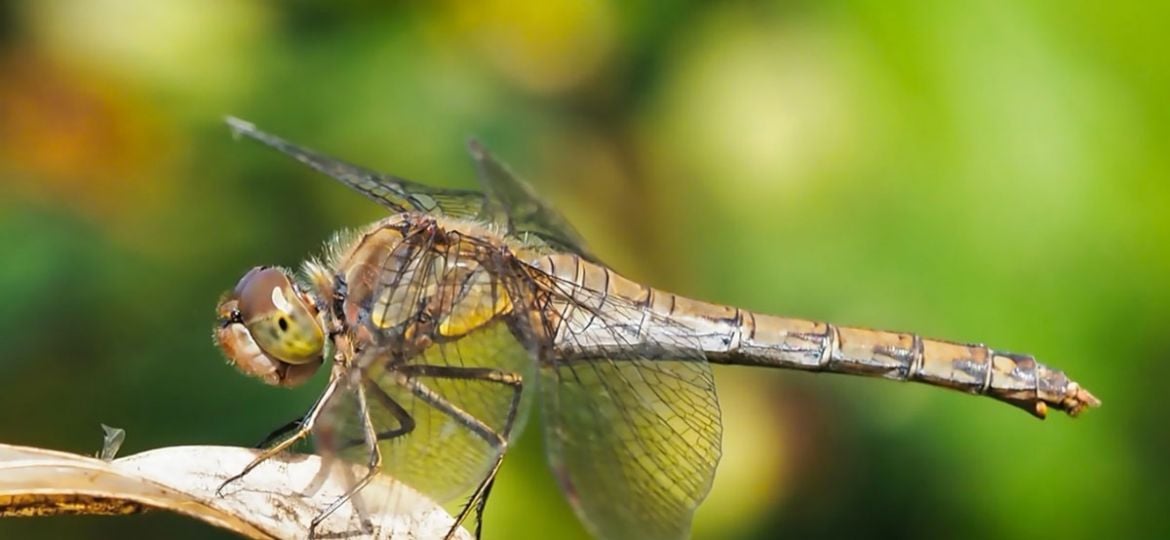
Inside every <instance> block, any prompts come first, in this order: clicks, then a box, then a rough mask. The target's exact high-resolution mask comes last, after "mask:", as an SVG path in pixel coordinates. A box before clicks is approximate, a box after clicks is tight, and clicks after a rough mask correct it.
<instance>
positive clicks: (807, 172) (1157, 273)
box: [0, 0, 1170, 539]
mask: <svg viewBox="0 0 1170 540" xmlns="http://www.w3.org/2000/svg"><path fill="white" fill-rule="evenodd" d="M1156 11H1157V12H1156ZM1167 11H1168V8H1167V4H1156V3H1145V2H1136V1H1127V0H1126V1H1122V0H1119V1H1114V2H1108V3H1105V4H1101V3H1097V2H1078V1H1074V2H1061V3H1049V2H1010V1H1006V0H986V1H972V2H948V3H939V2H927V3H919V2H911V1H900V0H893V1H883V2H873V1H864V0H857V1H841V2H799V1H797V2H792V1H789V2H722V3H706V2H686V1H682V2H636V3H633V2H631V3H625V2H601V1H590V0H568V1H564V2H548V3H543V2H531V3H518V2H506V1H499V0H491V1H441V2H387V3H382V2H372V1H360V0H347V1H339V2H332V3H314V2H307V1H301V2H275V1H259V0H219V1H208V0H170V1H167V2H157V1H154V0H39V1H25V2H20V1H18V2H5V3H3V4H0V294H2V298H0V440H3V441H4V442H6V443H18V444H27V445H37V446H44V447H49V448H56V449H65V450H72V451H77V452H82V453H90V452H93V451H94V450H96V449H97V447H98V446H100V441H101V430H100V428H99V423H106V424H111V425H116V426H120V427H123V428H125V429H126V430H127V431H128V438H127V441H126V444H125V446H124V448H123V454H125V453H132V452H136V451H141V450H145V449H149V448H155V447H160V446H166V445H178V444H233V445H250V444H253V443H255V442H256V441H257V440H258V439H259V438H260V437H262V436H263V435H264V434H266V433H268V431H269V430H271V429H272V428H274V427H275V426H277V425H280V424H281V423H283V422H284V421H287V420H289V419H291V418H293V417H295V416H296V415H297V414H299V413H300V412H302V411H303V410H304V409H305V408H306V407H307V406H308V405H309V404H310V403H311V402H312V400H313V399H314V397H315V392H317V391H318V390H319V389H320V386H321V384H320V383H321V381H320V380H318V382H317V383H315V384H311V385H309V387H307V388H303V389H298V390H296V391H287V390H279V389H272V388H268V387H265V386H263V385H262V384H260V383H258V382H254V381H251V380H247V379H245V378H243V377H241V376H239V375H237V374H236V373H235V372H234V370H232V369H231V368H229V367H228V366H226V365H225V363H224V361H223V360H222V359H221V358H220V356H219V354H218V352H217V351H216V349H215V348H214V347H213V345H212V342H211V339H210V333H211V326H212V319H213V308H214V305H215V301H216V299H217V297H218V296H219V294H220V293H221V292H222V291H224V290H225V289H227V288H230V287H231V286H232V285H233V284H234V283H235V281H236V280H237V278H238V277H239V276H240V275H241V273H242V272H243V271H244V270H246V269H247V268H249V267H251V266H252V265H255V264H261V263H275V264H283V265H288V266H294V265H296V264H298V261H300V260H302V259H303V258H305V257H306V256H308V255H309V254H312V253H314V252H315V250H317V249H318V248H319V247H320V245H321V244H322V242H323V241H324V240H326V239H327V238H328V236H329V235H330V233H331V232H332V231H334V230H335V229H338V228H341V227H352V226H358V225H361V224H363V223H365V222H368V221H372V220H374V219H377V218H378V217H380V216H381V215H383V214H382V210H381V209H380V208H379V207H377V206H376V205H374V204H372V203H370V202H367V201H366V200H364V199H362V198H361V197H359V196H358V195H355V194H354V193H351V192H349V191H347V190H346V189H345V188H343V187H341V186H339V185H337V184H335V183H333V182H331V181H329V180H327V179H325V178H324V177H321V176H318V175H315V174H313V173H311V172H309V171H307V170H306V169H304V168H303V167H300V166H298V165H297V164H295V163H293V162H291V161H288V160H286V159H283V158H282V157H280V156H278V155H276V154H275V153H273V152H270V151H268V150H266V149H263V148H261V147H259V146H257V145H254V144H250V143H242V142H235V141H233V140H232V137H230V136H229V133H228V130H227V129H226V128H225V127H224V126H223V124H222V122H221V119H222V117H223V116H224V115H225V114H233V115H237V116H240V117H243V118H245V119H248V120H251V121H253V122H256V123H257V124H258V125H259V126H261V127H262V128H265V129H268V130H270V131H273V132H276V133H279V134H281V135H284V136H286V137H289V138H291V139H293V140H296V141H300V142H302V143H305V144H307V145H309V146H311V147H315V148H318V149H321V150H323V151H326V152H329V153H332V154H334V155H338V156H341V157H344V158H346V159H349V160H351V161H355V162H358V163H361V164H364V165H367V166H370V167H373V168H377V169H381V170H386V171H392V172H394V173H396V174H399V175H402V176H406V177H408V178H414V179H418V180H422V181H426V182H428V183H432V184H435V185H444V186H462V187H471V186H473V185H474V177H473V171H472V167H471V163H470V161H469V159H468V157H467V156H466V155H465V154H464V146H463V144H464V141H465V140H466V138H467V137H469V136H472V135H476V136H479V137H480V138H481V139H482V140H483V141H485V143H486V144H487V145H488V146H489V147H491V148H493V149H494V150H495V151H496V152H497V153H498V154H499V155H500V156H501V157H502V158H503V159H504V160H506V161H508V162H510V163H511V164H512V166H513V167H514V168H515V169H516V170H518V171H520V172H521V173H522V174H523V175H524V176H526V177H527V178H529V179H530V180H531V181H532V182H533V183H534V184H535V185H536V186H538V188H539V189H540V190H541V191H543V192H544V193H545V194H546V195H547V196H548V197H549V198H550V199H552V200H553V201H555V203H556V204H557V205H558V206H559V207H560V208H562V209H563V211H564V212H565V213H566V214H567V215H568V216H569V218H570V220H571V221H573V222H574V223H576V224H577V225H578V228H579V229H581V230H582V232H583V233H584V235H585V236H586V237H587V238H588V240H589V241H590V242H591V244H592V245H593V247H594V248H595V250H596V251H597V252H598V253H600V254H601V255H602V257H603V258H604V259H605V260H607V261H609V262H610V263H611V264H612V265H613V266H614V267H615V268H617V269H619V270H620V271H622V272H623V273H625V274H627V275H629V276H631V277H634V278H638V279H641V280H644V281H646V282H649V283H651V284H654V285H657V286H660V287H664V288H668V289H672V290H675V291H678V292H684V293H688V294H690V295H692V296H696V297H699V298H703V299H708V300H715V301H720V302H724V303H730V304H737V305H740V306H743V307H747V308H752V309H756V310H761V311H766V312H774V313H779V314H787V315H794V316H802V317H806V318H816V319H827V320H832V321H834V322H838V323H842V324H856V325H865V326H874V327H885V328H894V329H911V330H915V331H918V332H921V333H923V334H925V335H929V336H939V337H946V338H951V339H957V340H969V341H983V342H987V343H989V344H992V345H994V346H996V347H1001V348H1004V349H1008V350H1017V351H1023V352H1030V353H1034V354H1036V355H1037V356H1038V357H1039V358H1041V359H1042V360H1044V361H1047V362H1049V363H1051V364H1053V365H1056V366H1058V367H1061V368H1063V369H1066V370H1067V371H1068V372H1069V373H1070V374H1072V375H1073V376H1074V377H1075V378H1077V379H1079V380H1080V381H1081V382H1083V383H1084V384H1085V385H1086V386H1088V387H1089V388H1090V389H1092V390H1093V391H1094V392H1096V393H1097V394H1098V395H1099V396H1100V397H1102V399H1103V400H1104V402H1105V406H1104V408H1102V409H1100V410H1094V411H1091V412H1090V414H1087V415H1085V416H1084V417H1083V418H1080V419H1076V420H1069V419H1067V418H1064V417H1056V418H1051V419H1050V420H1048V421H1047V422H1038V421H1036V420H1034V419H1032V418H1031V417H1029V416H1028V415H1027V414H1024V413H1022V412H1020V411H1018V410H1016V409H1013V408H1010V407H1007V406H1004V405H1001V404H998V403H995V402H992V401H990V400H985V399H975V398H970V397H965V396H962V395H959V394H956V393H947V392H943V391H939V390H935V389H930V388H924V387H920V386H917V385H905V384H895V383H887V382H881V381H872V380H854V379H851V378H844V377H834V376H818V375H811V374H804V373H788V372H758V371H748V370H744V369H719V370H717V378H718V382H719V384H720V387H721V398H722V401H723V405H724V411H725V412H724V419H725V423H726V434H725V456H724V459H723V463H722V466H721V468H720V470H719V475H718V477H717V480H716V485H715V488H714V490H713V492H712V493H711V496H710V497H709V499H708V501H707V502H706V503H705V504H704V505H703V506H702V507H701V509H700V510H699V512H698V517H697V520H696V523H695V537H696V538H740V539H753V538H759V539H762V538H842V537H847V538H940V537H945V538H1002V539H1013V538H1021V539H1022V538H1056V537H1059V538H1101V537H1110V538H1112V537H1129V538H1137V537H1144V538H1153V537H1163V538H1165V537H1168V536H1170V516H1168V513H1167V511H1166V510H1167V502H1166V501H1167V498H1168V497H1170V459H1168V458H1170V435H1168V434H1167V432H1168V431H1170V430H1168V427H1170V426H1168V420H1167V415H1166V414H1165V412H1166V410H1167V405H1166V401H1165V399H1166V398H1165V396H1166V385H1167V381H1170V358H1168V356H1170V353H1168V351H1170V346H1168V345H1167V343H1168V340H1167V336H1168V335H1170V334H1168V330H1167V327H1168V326H1167V325H1168V323H1170V286H1168V284H1167V278H1168V275H1170V274H1168V270H1170V249H1168V248H1170V144H1168V141H1170V107H1168V106H1167V103H1170V91H1168V89H1170V85H1168V84H1167V83H1168V82H1170V81H1168V79H1170V62H1168V58H1170V46H1168V45H1167V44H1168V43H1170V42H1167V41H1166V37H1165V36H1166V25H1165V21H1167V20H1168V18H1167V15H1168V13H1167ZM538 435H539V430H538V429H530V430H529V431H528V434H527V435H526V436H525V438H524V439H523V442H522V444H521V445H520V448H518V449H517V450H515V452H514V454H513V455H512V456H511V457H510V458H509V459H508V460H507V461H506V463H505V466H504V471H503V475H502V477H501V479H500V481H499V483H498V484H497V488H496V491H495V493H494V494H493V497H492V500H491V504H490V506H489V507H488V513H487V522H486V530H485V537H487V538H489V539H502V538H515V539H524V538H553V537H556V538H583V537H584V532H583V531H582V529H581V528H580V526H579V525H578V524H577V522H576V521H575V519H574V517H573V515H572V514H571V512H570V510H569V508H568V506H567V504H566V503H565V502H564V501H563V499H562V498H561V497H560V496H559V495H558V493H557V492H556V487H555V485H554V483H553V480H552V479H551V477H550V475H549V473H548V472H547V470H546V467H545V463H544V459H543V456H542V454H541V444H540V440H539V436H538ZM217 535H218V536H222V535H221V533H219V532H218V531H215V530H212V529H210V528H208V527H206V526H204V525H202V524H199V523H195V522H191V521H188V520H185V519H183V518H179V517H173V516H167V515H161V514H160V515H147V516H139V517H130V518H98V517H89V518H54V519H37V520H7V521H4V522H0V537H4V538H116V537H142V538H150V537H154V538H160V537H165V538H211V537H216V536H217Z"/></svg>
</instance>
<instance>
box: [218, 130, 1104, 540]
mask: <svg viewBox="0 0 1170 540" xmlns="http://www.w3.org/2000/svg"><path fill="white" fill-rule="evenodd" d="M228 124H229V125H230V127H231V129H232V130H233V131H234V132H235V133H236V134H237V136H242V137H245V138H248V139H252V140H255V141H258V142H260V143H262V144H264V145H267V146H269V147H271V148H273V149H275V150H277V151H279V152H281V153H283V154H286V155H287V156H289V157H291V158H293V159H295V160H297V161H299V162H301V163H303V164H305V165H307V166H309V167H311V168H312V169H315V170H316V171H319V172H320V173H323V174H324V175H327V176H329V177H331V178H333V179H335V180H337V181H340V182H341V183H342V184H345V185H346V186H349V187H350V188H351V189H353V190H355V191H357V192H358V193H361V194H362V195H364V196H366V197H368V198H370V199H372V200H373V201H375V202H377V203H379V204H380V205H381V206H383V207H385V209H386V210H388V211H389V215H388V216H386V217H385V218H383V219H381V220H379V221H377V222H375V223H373V224H370V225H368V226H365V227H363V228H360V229H357V230H354V231H348V232H341V233H338V234H337V235H336V236H335V237H334V238H333V239H332V240H331V241H329V242H328V244H327V246H326V247H325V249H324V253H323V254H322V255H321V256H320V257H318V258H314V259H311V260H309V261H308V262H305V263H304V265H303V267H302V268H301V270H300V271H299V272H293V271H291V270H289V269H286V268H282V267H277V266H258V267H255V268H253V269H251V270H250V271H248V272H247V273H246V274H245V275H244V276H243V278H241V279H240V280H239V282H238V284H237V285H236V287H235V288H234V289H233V290H232V291H230V292H228V293H226V294H225V295H224V297H222V298H221V300H220V302H219V305H218V308H217V324H216V326H215V330H214V334H215V341H216V343H217V344H218V346H219V347H220V348H221V349H222V352H223V353H224V354H225V356H226V357H227V359H228V360H229V362H230V363H231V364H233V365H234V366H235V367H236V368H238V369H239V370H240V371H242V372H243V373H244V374H246V375H249V376H252V377H256V378H259V379H260V380H262V381H263V382H265V383H267V384H270V385H275V386H285V387H293V386H297V385H300V384H303V383H305V382H306V381H307V380H309V378H310V377H311V376H312V375H313V374H314V373H315V372H316V371H317V370H318V369H319V368H320V367H321V366H322V365H324V364H325V363H326V360H327V359H328V360H329V363H330V375H329V379H328V383H327V384H326V386H325V388H324V390H323V391H322V392H321V394H320V397H319V398H318V399H317V401H316V402H315V403H314V405H313V406H312V407H311V408H310V409H309V411H308V412H307V414H305V415H304V416H303V417H302V418H301V419H299V420H298V421H296V422H294V423H291V424H290V426H287V429H286V430H284V431H285V432H284V433H282V434H279V436H276V435H274V437H275V438H276V440H274V441H272V442H273V444H270V445H268V447H267V449H266V450H265V451H263V452H262V453H260V454H259V455H258V456H257V458H256V459H255V461H253V462H252V463H251V464H250V465H249V466H248V467H247V468H245V469H244V470H243V471H241V472H240V473H239V474H238V475H236V476H235V477H233V480H234V479H238V478H242V477H243V476H244V475H246V474H247V473H248V472H249V471H250V470H252V468H253V467H255V466H256V465H258V464H260V463H262V462H263V461H265V460H267V459H269V458H271V457H272V456H275V455H276V454H278V453H280V452H283V451H286V450H288V449H289V448H291V447H292V446H293V445H294V444H296V443H298V442H301V441H304V440H307V439H310V438H311V439H312V440H313V442H314V444H315V447H316V448H317V450H318V451H319V452H320V453H322V454H323V455H327V456H333V457H338V458H341V459H344V460H346V462H350V463H356V464H359V465H360V467H359V468H360V469H362V470H365V471H366V473H365V474H364V475H363V476H361V477H360V478H354V479H353V481H352V482H351V483H350V485H351V488H350V489H349V490H348V491H347V493H346V494H345V496H343V497H341V498H339V499H338V500H336V501H333V502H332V504H330V505H329V506H328V507H327V508H325V510H323V511H322V513H321V515H319V516H318V517H317V518H316V519H314V520H313V522H312V523H311V524H308V528H309V533H310V536H311V535H312V531H313V530H314V529H315V527H317V526H318V525H319V524H320V523H321V521H322V520H324V519H326V518H327V517H328V516H329V514H331V513H332V512H333V511H335V510H336V509H337V508H340V507H341V505H343V504H346V503H347V502H353V501H351V499H353V498H354V497H355V496H357V495H358V494H359V493H360V492H361V490H362V488H363V487H364V486H366V485H367V484H368V483H369V482H370V480H371V479H373V478H375V477H376V476H377V475H387V476H389V477H391V478H394V479H396V480H398V481H401V482H404V483H406V484H407V485H409V486H411V487H413V488H415V489H416V490H418V491H419V492H421V493H423V494H425V495H427V496H428V497H430V498H432V499H433V500H435V501H436V502H438V503H440V504H445V503H453V502H458V501H463V503H462V504H461V505H460V506H459V511H458V513H457V514H456V515H455V516H454V518H455V519H454V524H453V525H452V527H451V530H450V531H449V532H448V534H447V537H448V538H450V537H452V536H453V535H454V534H455V532H456V530H458V529H459V528H460V527H464V526H468V527H470V523H471V522H470V521H468V518H469V517H470V516H471V515H472V514H473V513H474V515H475V521H474V524H475V525H474V529H475V530H474V533H475V535H476V537H477V538H478V537H479V535H480V532H481V527H482V521H483V510H484V507H485V504H486V502H487V500H488V496H489V495H490V493H491V489H492V486H493V483H494V480H495V478H496V473H497V472H498V471H499V470H500V466H501V463H502V462H503V459H504V457H505V455H506V454H507V453H508V450H509V448H511V447H512V446H513V445H514V444H515V442H516V440H517V436H518V435H519V434H520V433H521V432H522V430H523V429H524V426H525V421H526V418H527V416H528V413H529V411H530V410H532V409H533V407H539V409H540V413H541V414H540V416H541V418H542V423H543V439H544V447H545V451H546V453H547V456H548V461H549V463H550V466H551V469H552V473H553V475H554V476H555V478H556V480H557V482H558V484H559V486H560V489H561V491H562V492H563V494H564V495H565V497H566V498H567V499H568V501H569V503H570V505H571V506H572V508H573V509H574V511H575V513H576V515H577V516H578V518H579V519H580V521H581V522H582V523H583V524H584V526H585V528H586V529H587V530H588V531H589V532H590V533H591V534H593V535H594V536H595V537H598V538H605V539H627V538H639V539H676V538H685V537H687V536H688V535H689V533H690V528H691V521H692V517H693V514H694V511H695V509H696V507H697V506H698V505H699V504H700V503H701V502H702V501H703V499H704V498H705V497H706V495H707V493H708V491H709V490H710V488H711V483H712V479H713V477H714V474H715V470H716V466H717V464H718V462H719V458H720V453H721V436H722V432H721V430H722V428H721V418H720V409H719V401H718V398H717V395H716V386H715V381H714V378H713V375H712V371H711V364H729V365H738V366H754V367H766V368H781V369H795V370H804V371H816V372H829V373H842V374H847V375H860V376H866V377H879V378H885V379H892V380H899V381H915V382H919V383H925V384H928V385H932V386H937V387H942V388H950V389H953V390H958V391H962V392H966V393H969V394H974V395H981V396H987V397H990V398H993V399H995V400H998V401H1001V402H1005V403H1007V404H1010V405H1013V406H1016V407H1019V408H1022V409H1024V410H1025V411H1027V412H1028V413H1031V414H1032V415H1034V416H1036V417H1038V418H1041V419H1043V418H1044V417H1045V416H1046V415H1047V413H1048V411H1049V410H1050V409H1056V410H1060V411H1065V412H1067V413H1068V414H1069V415H1072V416H1076V415H1077V414H1079V413H1081V412H1082V411H1084V410H1085V409H1087V408H1091V407H1096V406H1098V405H1100V401H1099V400H1098V399H1097V398H1096V397H1094V396H1093V395H1092V394H1091V393H1090V392H1089V391H1088V390H1086V389H1085V388H1083V387H1082V386H1081V385H1079V384H1078V383H1077V382H1075V381H1073V380H1072V379H1070V378H1069V377H1068V376H1067V375H1065V373H1064V372H1062V371H1060V370H1057V369H1054V368H1052V367H1049V366H1047V365H1045V364H1042V363H1040V362H1037V361H1036V360H1035V359H1034V358H1033V357H1032V356H1029V355H1026V354H1017V353H1011V352H1004V351H1001V350H998V349H993V348H991V347H988V346H985V345H981V344H967V343H960V342H953V341H944V340H936V339H927V338H924V337H921V336H919V335H917V334H914V333H907V332H892V331H881V330H871V329H865V328H853V327H846V326H839V325H835V324H830V323H826V322H816V321H810V320H803V319H797V318H788V317H781V316H775V315H769V314H765V313H756V312H753V311H749V310H746V309H740V308H736V307H732V306H726V305H720V304H716V303H710V302H705V301H700V300H696V299H692V298H688V297H686V296H682V295H678V294H674V293H670V292H666V291H664V290H660V289H656V288H653V287H650V286H647V285H643V284H641V283H638V282H636V281H633V280H631V279H628V278H625V277H623V276H622V275H620V274H618V273H617V272H615V271H614V270H613V269H611V268H610V267H608V266H607V265H605V264H604V263H603V262H602V261H601V260H600V259H599V258H597V257H596V256H595V255H594V254H593V253H592V252H591V251H590V250H589V248H588V247H587V245H586V244H585V242H584V241H583V240H582V238H581V236H580V235H579V234H578V233H577V232H576V230H575V229H574V228H573V227H572V226H571V225H570V224H569V222H568V221H567V220H566V219H565V218H564V217H563V216H562V215H561V214H560V213H558V212H557V211H556V210H555V209H554V208H553V207H552V206H550V205H549V204H548V203H547V202H545V200H544V199H542V198H541V197H540V196H538V195H537V193H536V192H535V191H534V190H533V188H532V187H531V186H530V185H529V184H528V183H527V182H525V181H524V180H522V179H520V178H519V177H518V176H516V175H515V174H513V173H512V172H511V170H510V169H509V168H508V167H507V166H506V165H504V164H503V163H501V162H500V161H498V160H497V159H496V158H495V157H494V156H493V155H492V154H491V153H489V152H488V151H487V150H486V149H485V148H484V147H483V146H482V145H481V144H479V143H478V142H476V141H474V140H472V141H471V142H469V144H468V149H469V152H470V154H471V158H472V161H473V162H474V166H475V173H476V177H477V179H478V181H479V184H480V187H481V188H482V189H481V190H458V189H439V188H434V187H429V186H426V185H424V184H420V183H416V182H412V181H409V180H406V179H403V178H399V177H397V176H394V175H390V174H384V173H379V172H375V171H372V170H368V169H365V168H362V167H359V166H356V165H353V164H350V163H347V162H344V161H342V160H339V159H336V158H332V157H329V156H326V155H324V154H321V153H318V152H316V151H314V150H311V149H308V148H305V147H302V146H298V145H296V144H294V143H292V142H289V141H287V140H285V139H282V138H280V137H277V136H275V135H272V134H269V133H266V132H264V131H261V130H259V129H257V128H256V126H254V125H253V124H251V123H248V122H246V121H243V120H239V119H235V118H229V119H228ZM233 480H228V482H225V485H227V484H229V483H230V482H232V481H233ZM465 524H466V525H465Z"/></svg>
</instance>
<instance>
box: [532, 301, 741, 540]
mask: <svg viewBox="0 0 1170 540" xmlns="http://www.w3.org/2000/svg"><path fill="white" fill-rule="evenodd" d="M557 288H558V289H560V291H559V292H558V296H557V297H555V298H554V299H553V300H552V302H550V305H549V308H548V309H552V310H554V311H553V312H554V313H556V314H557V315H555V316H554V317H553V319H555V324H554V325H553V326H552V328H553V330H552V333H553V335H555V336H556V338H555V343H556V348H555V350H556V353H555V354H553V355H552V358H551V359H550V360H549V361H547V362H542V364H541V381H540V388H541V391H540V394H541V402H542V405H543V407H544V409H543V413H544V419H545V423H546V425H545V439H546V444H547V450H548V454H549V461H550V463H551V465H552V468H553V471H554V474H555V475H556V476H557V478H558V480H559V482H560V485H561V488H562V490H563V491H564V492H565V494H566V496H567V497H568V499H569V501H570V502H571V503H572V505H573V507H574V508H575V510H576V511H577V514H578V515H579V516H580V517H581V519H582V521H584V522H585V524H586V526H587V527H588V528H589V530H590V531H591V532H592V533H593V534H595V535H596V536H598V537H601V538H607V539H625V538H630V539H634V538H638V539H675V538H685V537H687V536H688V535H689V533H690V526H691V519H692V515H693V513H694V510H695V508H696V507H697V506H698V504H699V503H700V502H701V501H702V500H703V498H704V497H706V495H707V492H708V491H709V489H710V486H711V481H712V478H713V477H714V473H715V467H716V464H717V463H718V461H719V455H720V436H721V426H720V418H719V404H718V400H717V398H716V394H715V386H714V380H713V378H712V374H711V369H710V367H709V366H708V364H707V362H706V361H705V359H704V358H703V357H702V355H701V354H700V353H698V352H697V351H699V350H700V349H698V347H697V346H696V344H695V343H694V338H693V337H691V336H690V335H689V333H688V332H687V331H686V329H685V328H683V327H681V326H679V325H677V324H675V323H672V322H671V321H668V320H665V319H663V318H661V317H658V316H655V315H653V314H652V313H649V312H648V311H647V310H646V309H645V308H643V307H641V306H637V305H634V304H633V303H632V302H629V301H626V300H622V299H617V298H613V297H607V296H606V294H605V293H604V292H603V291H589V290H583V289H580V288H579V287H577V286H573V285H568V284H561V285H558V286H557ZM651 329H653V335H654V336H655V337H654V338H653V339H650V338H648V337H647V334H646V333H647V332H649V331H650V330H651ZM599 351H604V354H600V353H599Z"/></svg>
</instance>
